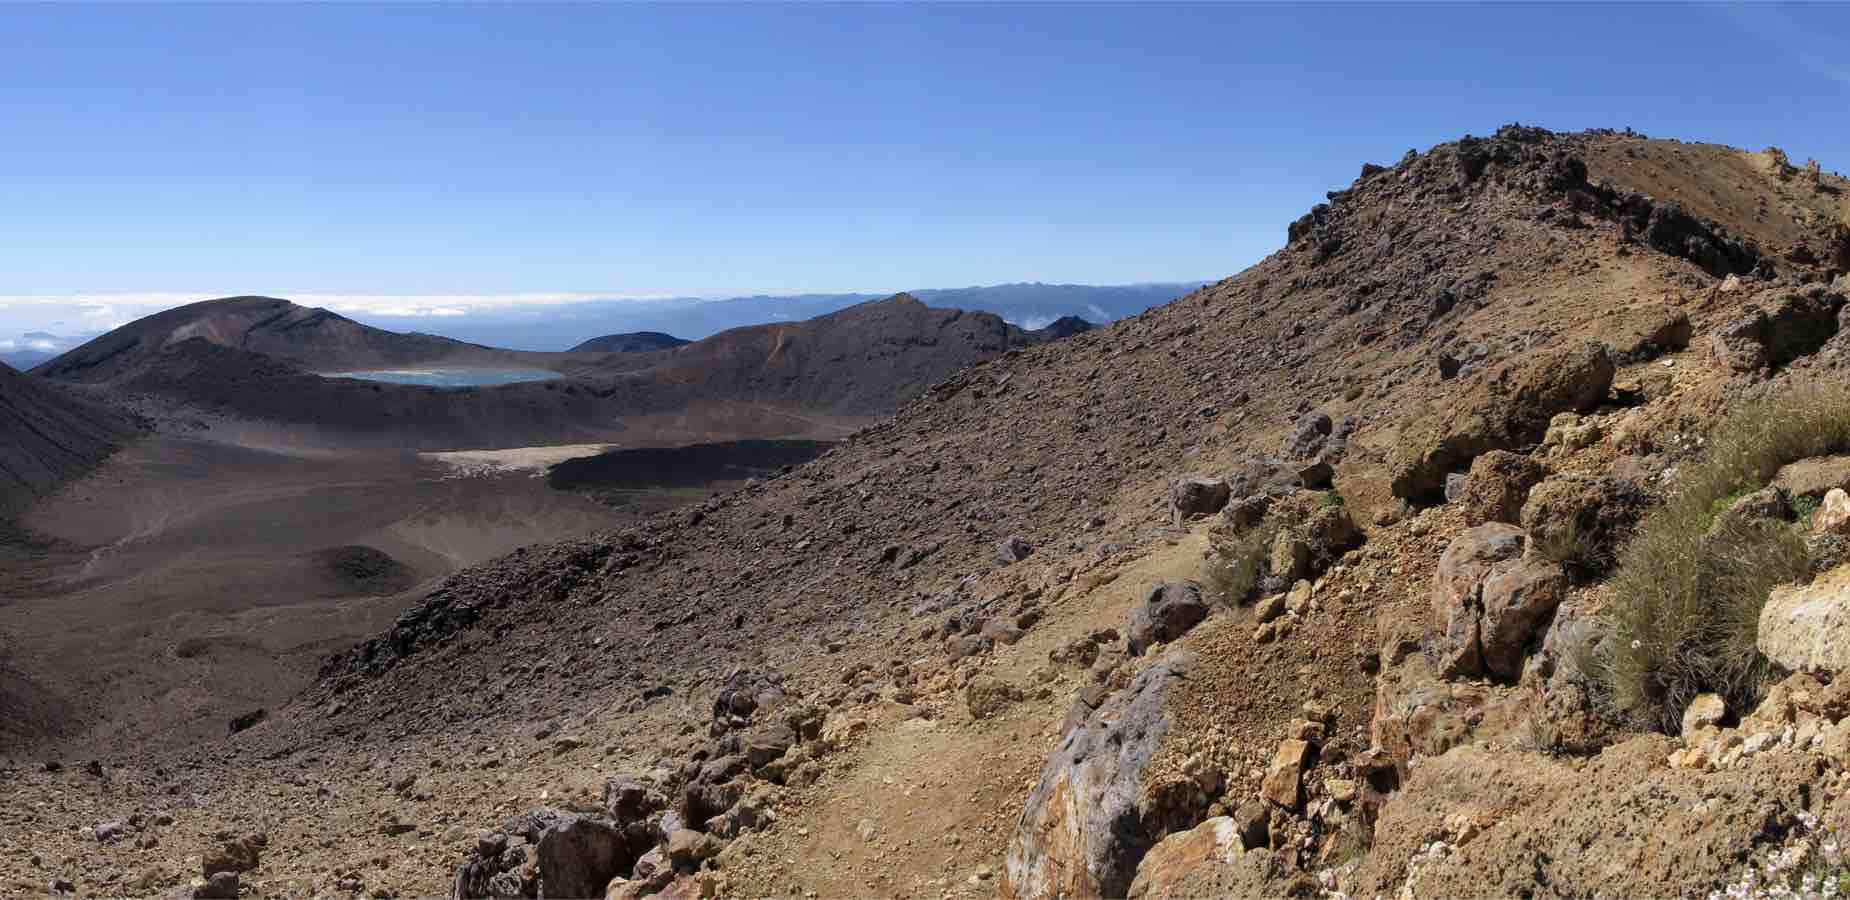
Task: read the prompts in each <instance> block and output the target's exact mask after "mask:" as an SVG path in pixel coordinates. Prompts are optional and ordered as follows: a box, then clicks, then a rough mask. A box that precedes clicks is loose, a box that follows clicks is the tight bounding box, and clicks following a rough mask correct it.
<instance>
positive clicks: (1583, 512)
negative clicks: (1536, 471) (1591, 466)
mask: <svg viewBox="0 0 1850 900" xmlns="http://www.w3.org/2000/svg"><path fill="white" fill-rule="evenodd" d="M1648 506H1649V500H1648V498H1647V497H1646V496H1645V495H1644V493H1643V492H1642V491H1640V490H1639V489H1638V487H1637V485H1634V484H1632V483H1631V482H1628V481H1624V480H1622V479H1618V478H1612V477H1609V476H1584V475H1563V476H1559V477H1556V478H1550V479H1548V480H1546V481H1543V482H1542V483H1540V484H1538V485H1536V486H1535V487H1534V488H1531V489H1530V491H1529V497H1528V500H1526V501H1525V502H1524V503H1523V505H1522V513H1521V515H1520V516H1519V520H1520V521H1521V523H1522V527H1523V528H1524V529H1525V530H1526V531H1527V532H1528V534H1529V541H1530V543H1531V545H1533V546H1535V547H1536V548H1537V549H1541V550H1544V551H1546V552H1547V554H1548V555H1549V556H1550V557H1551V558H1553V559H1557V560H1564V561H1565V560H1569V559H1571V560H1573V561H1575V562H1577V563H1581V564H1586V565H1590V566H1594V567H1596V568H1600V567H1603V566H1604V564H1605V563H1607V562H1609V561H1610V560H1611V559H1612V558H1613V555H1614V553H1615V552H1616V550H1617V547H1618V546H1619V545H1620V544H1621V543H1623V542H1624V540H1625V538H1626V537H1627V536H1628V535H1630V534H1631V529H1632V526H1634V525H1636V524H1637V523H1638V518H1639V517H1640V516H1641V515H1643V514H1644V510H1645V509H1646V508H1647V507H1648Z"/></svg>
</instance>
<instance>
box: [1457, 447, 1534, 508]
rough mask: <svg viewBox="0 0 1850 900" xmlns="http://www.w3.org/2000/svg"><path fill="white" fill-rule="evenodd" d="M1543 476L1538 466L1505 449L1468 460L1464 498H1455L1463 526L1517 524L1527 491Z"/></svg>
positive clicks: (1527, 495)
mask: <svg viewBox="0 0 1850 900" xmlns="http://www.w3.org/2000/svg"><path fill="white" fill-rule="evenodd" d="M1547 474H1548V470H1547V469H1545V468H1543V466H1542V464H1541V463H1538V462H1536V461H1535V460H1532V459H1530V458H1529V457H1527V456H1523V455H1522V454H1520V453H1511V452H1509V451H1507V450H1492V451H1490V452H1488V453H1485V454H1484V455H1482V456H1479V457H1478V458H1477V459H1475V460H1472V461H1471V471H1470V474H1468V475H1467V476H1466V479H1465V490H1464V496H1463V497H1460V498H1459V505H1460V506H1461V507H1462V508H1463V511H1464V516H1465V524H1466V525H1472V526H1476V525H1483V524H1484V523H1486V522H1507V523H1510V524H1515V523H1516V522H1518V521H1520V520H1521V517H1522V505H1523V501H1525V500H1527V499H1528V497H1529V489H1530V488H1533V487H1535V486H1536V485H1537V484H1540V483H1541V481H1542V479H1543V478H1544V477H1546V476H1547Z"/></svg>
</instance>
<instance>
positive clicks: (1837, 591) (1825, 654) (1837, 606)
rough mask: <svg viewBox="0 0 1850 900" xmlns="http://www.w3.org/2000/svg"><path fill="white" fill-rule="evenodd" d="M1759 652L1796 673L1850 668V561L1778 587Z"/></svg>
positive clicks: (1764, 617)
mask: <svg viewBox="0 0 1850 900" xmlns="http://www.w3.org/2000/svg"><path fill="white" fill-rule="evenodd" d="M1755 643H1756V645H1757V646H1758V647H1759V648H1760V652H1761V653H1763V654H1765V655H1766V658H1767V659H1770V660H1772V661H1773V662H1774V663H1776V664H1778V665H1779V666H1780V667H1781V668H1784V669H1786V670H1788V671H1792V672H1827V673H1835V672H1842V671H1845V670H1847V669H1850V566H1839V567H1837V568H1835V569H1832V570H1831V571H1829V572H1826V573H1824V574H1823V575H1820V576H1818V577H1817V579H1815V580H1814V581H1812V583H1811V584H1808V585H1783V586H1781V587H1776V588H1774V589H1773V593H1772V595H1771V596H1769V597H1768V598H1767V602H1766V606H1765V607H1764V608H1762V609H1761V611H1760V631H1759V636H1758V638H1757V639H1756V641H1755Z"/></svg>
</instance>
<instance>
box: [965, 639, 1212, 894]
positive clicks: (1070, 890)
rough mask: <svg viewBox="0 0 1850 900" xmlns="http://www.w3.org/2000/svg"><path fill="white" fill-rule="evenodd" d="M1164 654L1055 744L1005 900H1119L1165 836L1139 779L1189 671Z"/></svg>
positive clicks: (1182, 657) (1012, 846) (1166, 828)
mask: <svg viewBox="0 0 1850 900" xmlns="http://www.w3.org/2000/svg"><path fill="white" fill-rule="evenodd" d="M1194 662H1195V657H1194V654H1191V653H1176V652H1172V653H1168V654H1165V655H1164V656H1163V657H1162V658H1161V659H1158V660H1157V661H1155V662H1154V663H1151V664H1150V666H1149V667H1148V668H1146V669H1144V670H1143V672H1141V673H1139V674H1138V676H1137V677H1136V678H1135V679H1134V680H1132V681H1131V683H1130V684H1129V685H1128V686H1127V687H1125V688H1124V690H1122V691H1119V692H1118V693H1116V694H1114V695H1113V696H1112V697H1111V698H1110V699H1107V700H1106V701H1105V702H1104V703H1102V704H1100V705H1099V707H1098V708H1097V709H1096V710H1094V711H1093V712H1092V714H1091V715H1090V716H1087V717H1086V719H1085V720H1084V721H1083V722H1081V723H1080V724H1079V725H1078V726H1077V727H1075V728H1074V729H1073V730H1072V731H1070V732H1068V733H1067V735H1066V737H1065V739H1064V740H1062V741H1061V742H1060V746H1059V747H1058V748H1056V749H1055V750H1054V752H1053V755H1052V756H1050V757H1049V758H1048V760H1047V765H1046V766H1045V767H1044V768H1042V770H1041V779H1040V783H1039V784H1038V785H1036V786H1035V788H1034V791H1033V793H1031V794H1029V795H1028V802H1027V805H1026V807H1025V808H1024V809H1023V810H1022V814H1021V819H1020V821H1019V822H1018V823H1017V824H1016V826H1015V835H1014V838H1013V839H1012V840H1011V841H1010V842H1009V850H1008V857H1007V859H1006V861H1005V863H1004V867H1003V875H1002V884H1001V895H1002V896H1003V897H1021V898H1027V897H1066V898H1074V900H1078V898H1088V897H1123V896H1125V895H1126V894H1127V893H1129V891H1130V887H1131V881H1132V879H1133V878H1135V877H1136V875H1137V865H1138V863H1139V862H1141V861H1142V860H1143V857H1144V854H1145V853H1147V852H1148V851H1149V849H1150V848H1151V847H1153V846H1155V844H1156V843H1157V841H1159V840H1161V839H1162V838H1163V837H1164V836H1166V835H1167V834H1168V833H1169V832H1170V831H1171V830H1172V827H1171V826H1172V824H1173V823H1172V822H1171V819H1173V818H1174V817H1173V815H1172V812H1173V811H1170V810H1164V809H1160V808H1153V807H1152V806H1149V805H1146V804H1150V803H1151V801H1150V800H1149V799H1148V798H1146V797H1145V796H1144V790H1143V773H1144V769H1145V767H1147V766H1148V765H1149V764H1150V760H1151V758H1152V757H1154V756H1155V755H1156V751H1157V748H1158V746H1159V745H1160V744H1161V743H1162V740H1163V735H1164V734H1166V733H1167V732H1168V730H1169V719H1168V716H1167V714H1166V713H1165V712H1164V709H1163V699H1164V694H1165V693H1166V692H1167V691H1168V690H1169V689H1170V687H1172V686H1173V685H1174V684H1175V683H1176V682H1177V680H1178V679H1181V678H1185V677H1187V673H1188V671H1189V669H1190V668H1191V667H1192V666H1193V665H1194Z"/></svg>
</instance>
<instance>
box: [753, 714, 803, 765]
mask: <svg viewBox="0 0 1850 900" xmlns="http://www.w3.org/2000/svg"><path fill="white" fill-rule="evenodd" d="M796 742H797V733H796V729H794V728H791V727H790V725H789V724H788V723H785V722H774V723H772V724H771V725H769V726H767V727H765V728H764V729H762V730H760V731H758V732H757V733H755V734H753V735H752V737H751V740H748V741H746V742H745V758H746V760H747V761H749V762H750V763H751V766H752V768H754V769H762V768H764V767H765V766H767V765H769V764H770V763H771V761H772V760H775V759H777V758H779V757H781V756H783V755H784V754H785V753H787V752H789V751H790V748H791V747H793V746H795V745H796Z"/></svg>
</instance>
